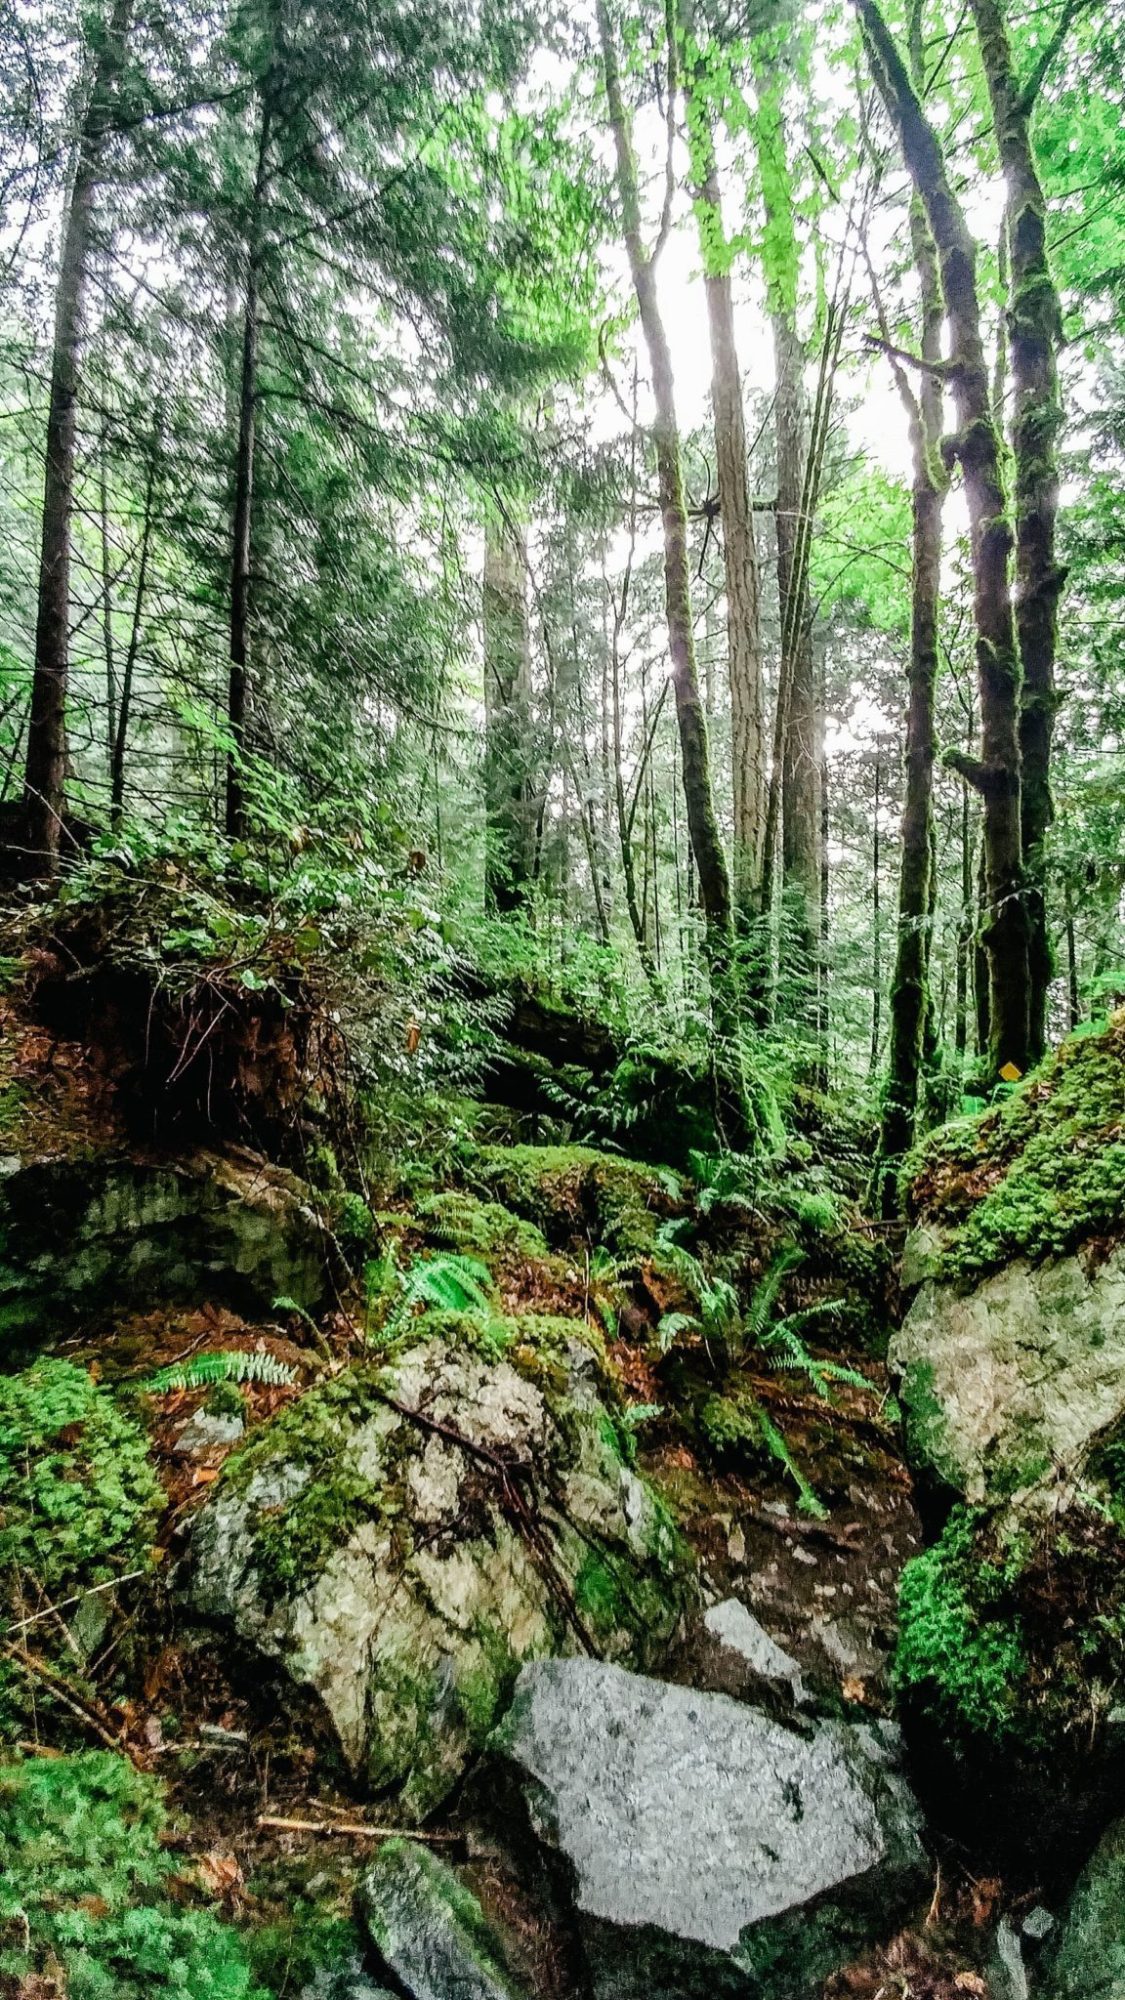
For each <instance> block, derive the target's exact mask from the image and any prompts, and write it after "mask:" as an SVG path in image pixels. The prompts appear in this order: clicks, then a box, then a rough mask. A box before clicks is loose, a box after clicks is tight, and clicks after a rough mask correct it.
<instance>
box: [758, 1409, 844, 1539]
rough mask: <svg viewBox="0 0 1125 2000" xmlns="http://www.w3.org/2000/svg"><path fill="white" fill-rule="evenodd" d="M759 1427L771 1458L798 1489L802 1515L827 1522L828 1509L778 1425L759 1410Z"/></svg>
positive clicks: (798, 1500) (798, 1503) (798, 1501)
mask: <svg viewBox="0 0 1125 2000" xmlns="http://www.w3.org/2000/svg"><path fill="white" fill-rule="evenodd" d="M758 1426H759V1429H760V1431H761V1434H762V1443H763V1444H764V1445H765V1447H766V1450H767V1451H768V1452H769V1453H770V1455H771V1457H773V1458H776V1460H777V1462H778V1464H779V1465H781V1466H783V1467H784V1469H785V1471H786V1472H787V1473H788V1474H789V1477H790V1479H791V1480H792V1481H793V1484H794V1485H795V1487H796V1488H797V1505H798V1507H799V1508H800V1510H801V1512H802V1514H811V1515H812V1516H813V1517H814V1519H815V1520H817V1521H826V1520H827V1519H828V1509H827V1507H826V1506H825V1504H824V1502H823V1500H821V1499H820V1497H819V1495H818V1494H817V1493H815V1492H814V1491H813V1488H812V1487H811V1486H810V1485H809V1482H808V1480H807V1479H806V1478H805V1475H804V1473H803V1472H802V1471H801V1468H800V1466H799V1465H798V1464H797V1461H796V1459H795V1458H794V1456H793V1454H792V1452H791V1451H790V1449H789V1446H788V1445H787V1444H786V1442H785V1439H784V1438H783V1437H782V1435H781V1432H780V1431H779V1430H778V1428H777V1425H776V1424H775V1423H774V1422H773V1420H772V1418H770V1417H768V1416H767V1415H766V1412H765V1411H764V1410H763V1409H759V1411H758Z"/></svg>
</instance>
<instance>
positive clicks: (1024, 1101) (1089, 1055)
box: [907, 1011, 1125, 1288]
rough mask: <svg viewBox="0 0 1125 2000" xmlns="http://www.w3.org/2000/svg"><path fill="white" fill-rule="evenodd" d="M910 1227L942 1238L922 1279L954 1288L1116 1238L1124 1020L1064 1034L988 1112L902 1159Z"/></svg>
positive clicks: (1124, 1107) (1124, 1120)
mask: <svg viewBox="0 0 1125 2000" xmlns="http://www.w3.org/2000/svg"><path fill="white" fill-rule="evenodd" d="M907 1177H908V1182H909V1197H908V1201H909V1210H910V1214H911V1216H912V1218H913V1219H914V1220H916V1221H922V1222H924V1223H926V1224H928V1225H930V1226H931V1227H933V1226H936V1227H937V1228H939V1229H940V1230H941V1232H942V1236H941V1247H940V1254H939V1257H938V1259H937V1261H936V1268H934V1269H933V1271H932V1275H934V1276H936V1277H938V1278H940V1279H942V1280H943V1281H944V1282H946V1283H949V1284H954V1285H957V1286H959V1287H961V1288H964V1287H966V1286H969V1285H973V1284H976V1283H978V1282H979V1281H980V1279H981V1278H983V1277H985V1276H987V1275H988V1273H990V1272H992V1271H996V1270H999V1269H1001V1268H1002V1267H1004V1266H1006V1265H1007V1264H1009V1263H1010V1262H1011V1261H1012V1260H1013V1259H1016V1258H1022V1259H1024V1260H1026V1261H1027V1262H1028V1263H1029V1264H1037V1263H1040V1262H1042V1261H1043V1260H1044V1259H1045V1258H1048V1257H1057V1256H1060V1255H1062V1254H1063V1253H1064V1252H1066V1251H1068V1250H1070V1249H1072V1248H1073V1247H1074V1246H1076V1245H1078V1244H1080V1243H1083V1242H1086V1241H1088V1240H1089V1239H1091V1238H1098V1237H1103V1236H1105V1237H1109V1238H1111V1239H1118V1238H1120V1237H1121V1236H1122V1235H1123V1234H1125V1011H1123V1012H1121V1013H1119V1014H1116V1015H1114V1017H1113V1018H1112V1020H1111V1021H1110V1022H1109V1023H1108V1024H1107V1025H1106V1026H1105V1028H1104V1029H1102V1030H1101V1031H1100V1032H1095V1033H1091V1032H1087V1033H1084V1034H1081V1035H1076V1036H1072V1037H1071V1039H1070V1040H1069V1041H1066V1042H1064V1043H1063V1045H1062V1047H1061V1048H1060V1049H1059V1050H1058V1051H1057V1052H1056V1053H1055V1054H1054V1055H1053V1056H1051V1057H1049V1058H1048V1059H1047V1061H1046V1062H1045V1063H1043V1064H1042V1065H1041V1066H1040V1068H1039V1069H1037V1070H1036V1071H1035V1072H1034V1074H1033V1075H1032V1076H1030V1077H1028V1079H1027V1081H1026V1082H1025V1083H1024V1084H1022V1085H1021V1086H1020V1087H1019V1089H1018V1090H1016V1091H1015V1092H1014V1094H1013V1095H1012V1096H1011V1097H1009V1098H1008V1099H1007V1100H1006V1101H1005V1102H1004V1103H1003V1104H1001V1105H1000V1106H999V1107H998V1108H997V1109H995V1110H992V1111H989V1112H987V1113H985V1114H984V1115H982V1116H980V1117H976V1118H961V1119H955V1120H954V1121H952V1122H951V1123H950V1124H949V1125H946V1126H943V1127H942V1129H941V1130H940V1131H939V1132H937V1133H936V1134H934V1135H933V1136H932V1137H931V1138H929V1139H927V1140H926V1141H925V1142H924V1144H923V1145H922V1146H921V1147H920V1149H919V1150H918V1152H917V1153H916V1154H915V1156H914V1157H913V1159H912V1160H911V1162H910V1164H909V1167H908V1170H907Z"/></svg>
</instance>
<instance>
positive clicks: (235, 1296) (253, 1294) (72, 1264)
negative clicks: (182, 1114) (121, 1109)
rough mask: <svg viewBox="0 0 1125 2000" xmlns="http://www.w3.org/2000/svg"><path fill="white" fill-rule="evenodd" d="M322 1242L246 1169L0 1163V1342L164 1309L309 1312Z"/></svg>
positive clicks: (300, 1206)
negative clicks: (209, 1303) (177, 1304)
mask: <svg viewBox="0 0 1125 2000" xmlns="http://www.w3.org/2000/svg"><path fill="white" fill-rule="evenodd" d="M329 1249H330V1242H329V1237H328V1234H327V1232H326V1230H325V1228H324V1225H323V1223H322V1221H321V1219H320V1216H319V1214H318V1213H317V1211H316V1209H315V1208H314V1207H313V1206H312V1205H311V1204H310V1203H309V1201H308V1199H307V1196H306V1191H305V1189H304V1188H303V1187H302V1185H301V1183H300V1182H299V1181H298V1180H296V1179H295V1178H294V1176H293V1175H291V1174H288V1173H285V1172H284V1171H282V1170H281V1169H280V1168H274V1167H270V1166H268V1165H267V1164H266V1162H265V1161H263V1160H260V1159H257V1158H256V1157H254V1156H252V1155H229V1156H228V1155H219V1154H216V1153H205V1152H201V1153H193V1154H191V1155H190V1156H187V1157H185V1158H183V1159H181V1160H170V1161H161V1162H159V1163H157V1162H153V1161H144V1160H136V1159H132V1158H129V1157H124V1156H121V1157H118V1156H111V1155H104V1156H99V1157H96V1158H91V1159H34V1160H21V1159H19V1158H18V1157H16V1156H15V1155H12V1156H10V1157H9V1158H7V1159H4V1160H0V1337H4V1338H6V1339H7V1340H8V1341H9V1342H12V1341H18V1342H28V1341H34V1342H36V1343H41V1342H42V1341H43V1339H44V1338H45V1337H46V1336H47V1335H48V1334H53V1333H54V1332H55V1330H56V1329H57V1327H58V1326H59V1325H60V1323H61V1324H62V1325H63V1326H67V1325H71V1324H73V1323H74V1322H75V1321H76V1320H78V1319H83V1320H89V1319H90V1318H91V1317H93V1316H94V1315H97V1314H98V1313H102V1312H109V1311H114V1312H120V1311H121V1310H122V1309H124V1308H128V1307H130V1306H133V1307H137V1308H140V1309H144V1308H147V1307H149V1306H152V1305H156V1304H162V1303H164V1302H165V1301H169V1300H184V1301H187V1302H188V1303H190V1304H195V1303H197V1302H198V1300H199V1298H200V1296H201V1294H202V1295H203V1296H205V1297H208V1298H217V1299H227V1300H229V1302H230V1303H231V1304H232V1305H235V1306H238V1307H241V1308H244V1309H246V1308H258V1309H260V1308H262V1307H263V1306H264V1307H265V1308H266V1309H267V1310H268V1308H269V1307H270V1306H272V1304H273V1301H274V1300H275V1299H276V1298H278V1297H280V1296H282V1295H284V1296H286V1297H289V1298H295V1299H296V1300H297V1302H298V1304H300V1305H302V1306H305V1307H308V1308H312V1307H315V1306H316V1305H317V1304H318V1303H319V1302H320V1300H321V1299H322V1298H323V1297H324V1295H325V1293H326V1291H327V1287H328V1253H329Z"/></svg>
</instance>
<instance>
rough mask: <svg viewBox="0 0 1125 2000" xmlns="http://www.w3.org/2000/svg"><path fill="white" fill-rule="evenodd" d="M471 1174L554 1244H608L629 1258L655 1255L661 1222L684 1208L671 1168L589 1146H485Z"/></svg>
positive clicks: (476, 1182) (476, 1184) (477, 1183)
mask: <svg viewBox="0 0 1125 2000" xmlns="http://www.w3.org/2000/svg"><path fill="white" fill-rule="evenodd" d="M468 1177H469V1179H470V1180H471V1181H472V1183H473V1185H474V1187H478V1188H480V1189H481V1190H483V1191H485V1192H486V1193H487V1194H488V1195H489V1196H491V1197H492V1199H494V1200H497V1201H500V1202H501V1203H503V1205H504V1206H505V1207H506V1208H509V1209H512V1210H514V1212H515V1213H516V1214H517V1215H519V1216H523V1217H524V1218H525V1219H526V1220H528V1221H530V1222H533V1223H535V1224H536V1225H537V1226H538V1227H539V1228H540V1229H541V1230H542V1231H543V1233H544V1235H545V1236H546V1237H547V1239H548V1241H549V1242H550V1243H551V1244H552V1245H553V1246H555V1247H557V1248H563V1247H565V1246H567V1245H569V1244H575V1243H579V1244H587V1245H590V1246H594V1245H597V1244H604V1245H605V1247H606V1248H607V1249H608V1250H610V1251H611V1252H612V1253H613V1254H614V1255H615V1256H617V1257H619V1258H621V1259H622V1260H624V1261H631V1262H643V1261H644V1260H645V1259H646V1258H648V1257H651V1256H652V1254H653V1252H654V1249H655V1247H656V1231H657V1229H658V1227H659V1225H660V1222H661V1221H662V1220H663V1219H664V1218H665V1217H667V1216H669V1215H672V1214H675V1213H677V1212H679V1210H680V1209H681V1208H682V1203H681V1202H680V1199H679V1194H678V1188H679V1183H678V1181H677V1178H676V1176H675V1175H674V1174H671V1173H669V1172H668V1171H667V1170H666V1169H661V1168H658V1167H649V1166H644V1165H642V1164H641V1163H640V1162H638V1161H636V1160H625V1159H619V1158H617V1156H616V1155H615V1154H613V1153H599V1152H597V1151H595V1150H594V1148H593V1147H590V1146H483V1147H481V1148H480V1149H479V1150H478V1151H477V1152H476V1153H475V1154H474V1156H473V1160H472V1164H471V1167H470V1169H469V1175H468Z"/></svg>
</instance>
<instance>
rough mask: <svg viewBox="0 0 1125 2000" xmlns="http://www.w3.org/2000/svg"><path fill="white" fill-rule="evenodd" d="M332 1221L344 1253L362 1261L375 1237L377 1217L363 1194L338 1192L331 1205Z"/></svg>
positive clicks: (334, 1231)
mask: <svg viewBox="0 0 1125 2000" xmlns="http://www.w3.org/2000/svg"><path fill="white" fill-rule="evenodd" d="M330 1219H331V1223H332V1230H333V1234H334V1235H335V1237H336V1240H337V1242H338V1243H339V1245H340V1247H341V1249H342V1250H343V1252H344V1255H345V1256H346V1257H349V1258H353V1259H355V1260H356V1261H357V1262H361V1261H362V1259H363V1257H364V1254H365V1253H366V1252H367V1251H369V1250H370V1248H371V1245H372V1243H373V1242H374V1239H375V1217H374V1216H373V1215H372V1213H371V1210H370V1209H369V1208H368V1206H367V1203H366V1202H365V1201H364V1199H363V1197H362V1195H358V1194H352V1193H349V1192H344V1193H341V1194H337V1195H336V1196H335V1197H334V1199H333V1201H332V1206H331V1217H330Z"/></svg>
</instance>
